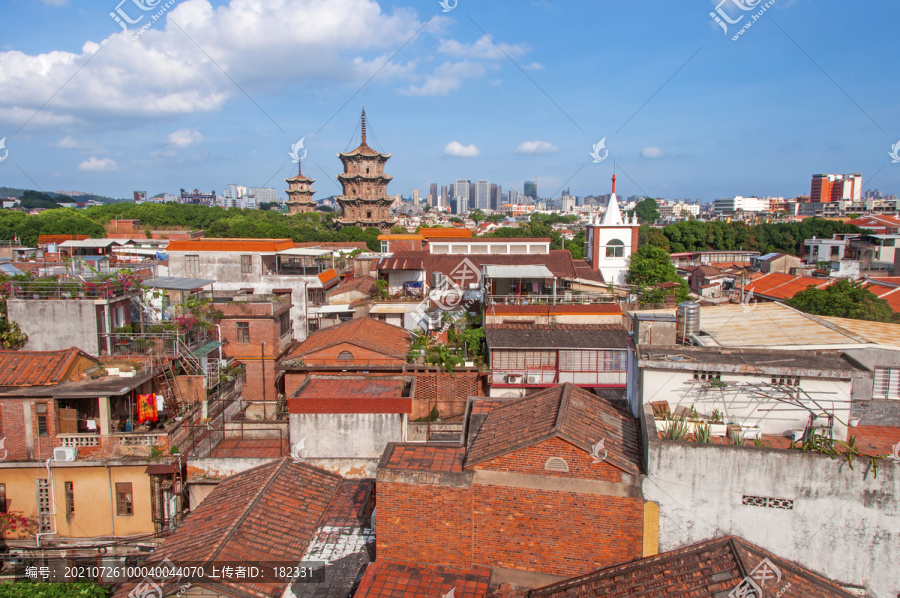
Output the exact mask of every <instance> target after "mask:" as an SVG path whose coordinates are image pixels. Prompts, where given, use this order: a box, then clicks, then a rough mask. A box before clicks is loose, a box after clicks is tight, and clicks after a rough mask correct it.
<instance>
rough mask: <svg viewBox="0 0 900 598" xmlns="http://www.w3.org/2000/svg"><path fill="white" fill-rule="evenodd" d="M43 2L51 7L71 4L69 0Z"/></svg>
mask: <svg viewBox="0 0 900 598" xmlns="http://www.w3.org/2000/svg"><path fill="white" fill-rule="evenodd" d="M41 2H43V3H44V4H49V5H50V6H64V5H66V4H68V3H69V0H41Z"/></svg>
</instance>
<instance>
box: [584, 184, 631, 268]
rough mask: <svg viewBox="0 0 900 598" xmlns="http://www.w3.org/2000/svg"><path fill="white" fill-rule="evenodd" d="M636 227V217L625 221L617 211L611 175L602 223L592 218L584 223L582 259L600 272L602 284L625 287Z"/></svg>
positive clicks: (614, 188) (617, 201)
mask: <svg viewBox="0 0 900 598" xmlns="http://www.w3.org/2000/svg"><path fill="white" fill-rule="evenodd" d="M638 228H640V227H639V226H638V223H637V216H632V218H631V222H629V221H628V220H626V219H625V217H624V216H623V215H622V212H621V210H619V200H618V199H617V198H616V175H615V174H614V175H613V176H612V195H611V196H610V198H609V204H608V205H607V206H606V212H605V213H604V214H603V220H601V221H600V222H599V223H598V222H597V221H596V219H595V220H593V221H591V223H590V224H588V227H587V243H586V245H587V253H586V254H585V256H584V257H585V259H586V260H587V261H588V263H589V264H590V265H591V267H592V268H593V269H594V270H599V271H600V274H601V276H603V281H604V282H607V283H611V284H615V285H622V284H625V274H626V273H627V272H628V262H629V260H630V258H631V254H632V253H633V252H634V251H637V244H638Z"/></svg>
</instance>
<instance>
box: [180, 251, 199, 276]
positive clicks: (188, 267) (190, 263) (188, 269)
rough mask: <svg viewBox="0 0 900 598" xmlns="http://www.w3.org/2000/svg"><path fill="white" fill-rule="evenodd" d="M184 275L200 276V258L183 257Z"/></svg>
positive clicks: (197, 256)
mask: <svg viewBox="0 0 900 598" xmlns="http://www.w3.org/2000/svg"><path fill="white" fill-rule="evenodd" d="M184 273H185V274H200V256H199V255H186V256H184Z"/></svg>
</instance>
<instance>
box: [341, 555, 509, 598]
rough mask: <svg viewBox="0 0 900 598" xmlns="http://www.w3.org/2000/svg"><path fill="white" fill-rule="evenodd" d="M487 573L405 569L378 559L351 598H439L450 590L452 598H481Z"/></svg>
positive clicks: (482, 570) (488, 577)
mask: <svg viewBox="0 0 900 598" xmlns="http://www.w3.org/2000/svg"><path fill="white" fill-rule="evenodd" d="M490 581H491V570H490V569H488V568H486V567H472V569H471V570H469V571H462V570H459V569H450V568H449V567H427V566H423V565H405V564H402V563H396V562H393V561H385V560H383V559H379V560H377V561H375V562H374V563H372V564H371V565H369V567H368V569H366V573H365V575H363V578H362V581H361V582H360V584H359V589H358V590H357V591H356V594H355V595H354V596H355V598H419V597H428V598H441V596H446V595H447V594H448V593H449V592H450V591H451V590H453V596H454V598H484V596H485V595H486V594H487V591H488V586H489V584H490Z"/></svg>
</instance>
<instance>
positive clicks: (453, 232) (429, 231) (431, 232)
mask: <svg viewBox="0 0 900 598" xmlns="http://www.w3.org/2000/svg"><path fill="white" fill-rule="evenodd" d="M419 234H420V235H422V236H424V237H425V238H427V239H448V238H455V239H462V238H470V237H471V236H472V231H470V230H469V229H467V228H420V229H419Z"/></svg>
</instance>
